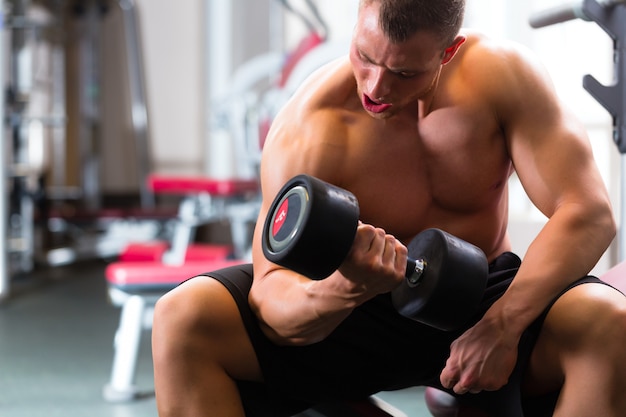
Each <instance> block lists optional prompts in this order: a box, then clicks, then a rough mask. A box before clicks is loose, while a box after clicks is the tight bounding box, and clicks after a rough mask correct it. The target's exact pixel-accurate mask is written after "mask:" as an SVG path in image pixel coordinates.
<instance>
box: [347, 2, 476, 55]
mask: <svg viewBox="0 0 626 417" xmlns="http://www.w3.org/2000/svg"><path fill="white" fill-rule="evenodd" d="M376 3H377V4H378V5H379V10H380V17H379V24H380V28H381V29H382V31H383V32H384V33H385V35H387V37H388V38H389V40H390V41H392V42H404V41H406V40H407V39H408V38H409V37H410V36H411V35H413V34H414V33H415V32H418V31H427V32H431V33H433V34H434V35H436V36H437V37H439V38H440V39H441V40H442V42H443V44H444V46H446V47H447V46H448V45H450V44H451V43H452V42H453V41H454V38H455V37H456V35H457V34H458V33H459V30H460V29H461V25H462V24H463V17H464V13H465V0H361V1H360V5H359V9H361V8H363V7H364V6H366V5H371V4H376Z"/></svg>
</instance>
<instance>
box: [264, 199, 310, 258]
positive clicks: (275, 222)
mask: <svg viewBox="0 0 626 417" xmlns="http://www.w3.org/2000/svg"><path fill="white" fill-rule="evenodd" d="M303 198H305V197H304V196H303V195H302V189H301V187H296V188H294V189H291V190H289V191H288V192H287V194H285V196H284V197H283V200H282V201H280V203H279V205H278V208H277V209H276V210H275V211H274V212H273V214H271V213H270V215H271V219H272V230H271V236H270V237H271V239H272V240H273V243H272V247H274V246H275V245H277V244H278V245H280V244H282V243H288V242H289V241H290V239H291V238H292V237H293V233H296V231H297V230H298V228H299V227H300V224H301V222H302V215H303V213H302V209H303V206H304V202H303V201H302V199H303ZM274 249H276V247H274Z"/></svg>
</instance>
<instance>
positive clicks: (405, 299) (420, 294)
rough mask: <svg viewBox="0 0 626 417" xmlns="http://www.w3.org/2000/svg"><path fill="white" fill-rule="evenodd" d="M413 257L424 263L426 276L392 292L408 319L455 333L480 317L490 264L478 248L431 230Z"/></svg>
mask: <svg viewBox="0 0 626 417" xmlns="http://www.w3.org/2000/svg"><path fill="white" fill-rule="evenodd" d="M407 248H408V252H409V257H411V258H413V259H420V260H423V261H424V263H425V270H424V273H423V275H422V277H421V279H420V280H419V282H418V283H417V285H412V284H411V283H410V282H409V281H408V280H404V281H403V282H402V283H401V284H400V286H399V287H397V288H396V289H394V290H393V291H392V300H393V305H394V307H395V308H396V310H397V311H398V312H399V313H400V314H402V315H403V316H405V317H408V318H411V319H414V320H416V321H419V322H422V323H424V324H427V325H430V326H433V327H436V328H439V329H442V330H455V329H457V328H459V327H461V326H462V325H463V324H465V323H466V322H467V321H468V320H469V319H471V318H472V316H473V315H474V313H476V311H477V309H478V306H479V304H480V301H481V300H482V297H483V294H484V292H485V287H486V285H487V274H488V262H487V259H486V257H485V254H484V253H483V251H482V250H480V249H479V248H478V247H476V246H474V245H472V244H470V243H469V242H466V241H464V240H461V239H458V238H456V237H454V236H452V235H450V234H448V233H446V232H444V231H443V230H440V229H427V230H424V231H423V232H421V233H420V234H418V235H417V236H416V237H415V238H414V239H413V240H412V241H411V242H410V243H409V245H408V246H407Z"/></svg>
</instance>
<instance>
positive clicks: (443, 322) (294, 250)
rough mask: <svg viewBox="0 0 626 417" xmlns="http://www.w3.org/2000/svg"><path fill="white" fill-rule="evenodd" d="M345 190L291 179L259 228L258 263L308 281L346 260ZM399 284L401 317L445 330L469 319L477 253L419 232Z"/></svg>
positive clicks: (349, 202)
mask: <svg viewBox="0 0 626 417" xmlns="http://www.w3.org/2000/svg"><path fill="white" fill-rule="evenodd" d="M359 213H360V212H359V204H358V201H357V198H356V197H355V196H354V194H352V193H351V192H349V191H347V190H344V189H342V188H339V187H337V186H335V185H332V184H329V183H327V182H325V181H322V180H320V179H319V178H315V177H312V176H310V175H297V176H295V177H293V178H292V179H290V180H289V181H288V182H287V183H285V185H284V186H283V187H282V188H281V190H280V191H279V192H278V194H277V195H276V197H275V198H274V201H273V202H272V205H271V206H270V209H269V212H268V215H267V217H266V219H265V223H264V225H263V233H262V248H263V254H264V255H265V257H266V258H267V259H268V260H269V261H271V262H274V263H276V264H278V265H281V266H283V267H285V268H288V269H291V270H293V271H295V272H297V273H299V274H302V275H305V276H307V277H308V278H311V279H314V280H320V279H324V278H326V277H328V276H329V275H330V274H332V273H333V272H334V271H335V270H337V268H339V266H340V265H341V263H342V262H343V260H344V259H345V257H346V256H347V254H348V252H349V251H350V248H351V247H352V244H353V242H354V238H355V236H356V231H357V227H358V223H359ZM407 249H408V255H409V259H408V261H407V268H406V274H405V276H406V279H405V280H403V281H402V283H401V284H400V285H399V286H398V287H396V288H395V289H394V290H393V291H392V292H391V298H392V301H393V305H394V307H395V309H396V310H397V311H398V312H399V313H400V314H401V315H402V316H404V317H408V318H410V319H413V320H415V321H418V322H421V323H424V324H427V325H429V326H432V327H435V328H438V329H441V330H445V331H450V330H455V329H458V328H459V327H461V326H462V325H463V324H465V323H466V322H467V321H468V320H469V319H471V318H472V316H473V315H474V313H476V311H477V309H478V306H479V304H480V301H481V300H482V298H483V294H484V292H485V287H486V284H487V273H488V262H487V259H486V257H485V254H484V253H483V251H482V250H480V249H479V248H478V247H476V246H474V245H472V244H471V243H469V242H466V241H464V240H462V239H459V238H457V237H455V236H453V235H451V234H449V233H447V232H445V231H443V230H440V229H436V228H431V229H426V230H424V231H422V232H421V233H419V234H418V235H417V236H416V237H415V238H413V240H412V241H411V242H410V243H409V244H408V245H407Z"/></svg>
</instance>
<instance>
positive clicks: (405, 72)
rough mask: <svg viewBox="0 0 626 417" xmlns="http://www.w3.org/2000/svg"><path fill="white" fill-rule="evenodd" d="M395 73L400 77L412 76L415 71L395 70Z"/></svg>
mask: <svg viewBox="0 0 626 417" xmlns="http://www.w3.org/2000/svg"><path fill="white" fill-rule="evenodd" d="M396 74H397V75H398V76H399V77H402V78H413V77H415V75H416V73H414V72H407V71H400V72H396Z"/></svg>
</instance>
